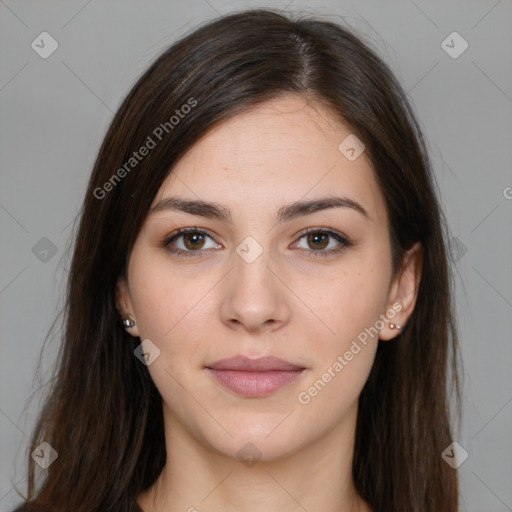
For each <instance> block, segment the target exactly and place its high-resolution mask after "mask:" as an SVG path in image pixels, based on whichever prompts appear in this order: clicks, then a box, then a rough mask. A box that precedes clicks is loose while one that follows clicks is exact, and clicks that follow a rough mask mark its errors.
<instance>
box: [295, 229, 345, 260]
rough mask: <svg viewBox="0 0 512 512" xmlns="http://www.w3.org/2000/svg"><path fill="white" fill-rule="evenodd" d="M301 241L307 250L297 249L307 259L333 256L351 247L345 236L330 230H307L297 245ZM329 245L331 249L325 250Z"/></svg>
mask: <svg viewBox="0 0 512 512" xmlns="http://www.w3.org/2000/svg"><path fill="white" fill-rule="evenodd" d="M303 239H304V240H305V242H306V245H307V247H308V248H306V249H305V248H304V247H298V248H299V250H300V252H302V253H304V254H305V255H306V256H308V257H317V256H320V257H321V256H333V255H335V254H338V253H340V252H342V251H343V250H345V249H347V248H348V247H351V246H352V242H350V240H349V239H348V238H347V237H346V236H344V235H342V234H341V233H338V232H337V231H333V230H331V229H320V228H314V229H308V230H306V231H305V232H304V233H302V235H300V238H299V242H298V243H300V242H301V241H302V240H303ZM331 243H332V247H331V248H329V249H327V250H325V249H326V248H327V247H329V246H330V245H331ZM295 245H297V244H295Z"/></svg>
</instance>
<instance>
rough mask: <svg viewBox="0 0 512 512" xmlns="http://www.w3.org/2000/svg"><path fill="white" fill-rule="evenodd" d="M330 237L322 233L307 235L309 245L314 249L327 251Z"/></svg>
mask: <svg viewBox="0 0 512 512" xmlns="http://www.w3.org/2000/svg"><path fill="white" fill-rule="evenodd" d="M329 236H330V235H326V234H323V233H321V232H317V233H309V234H308V235H307V240H308V244H309V246H310V247H311V248H312V249H315V250H317V249H318V250H320V249H325V248H326V247H327V246H328V245H329Z"/></svg>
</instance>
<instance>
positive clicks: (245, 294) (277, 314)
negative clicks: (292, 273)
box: [220, 250, 291, 333]
mask: <svg viewBox="0 0 512 512" xmlns="http://www.w3.org/2000/svg"><path fill="white" fill-rule="evenodd" d="M282 273H283V271H281V272H280V271H279V265H278V263H277V262H276V261H273V260H272V258H271V255H270V252H269V251H268V250H263V252H262V253H261V254H260V255H259V256H258V257H257V258H256V259H255V260H254V261H251V260H246V259H244V258H243V257H241V256H239V255H238V254H236V255H234V267H233V268H232V270H231V271H230V272H229V273H228V275H227V276H226V279H225V280H224V283H223V290H222V304H221V311H220V312H221V317H222V322H223V323H224V324H225V325H227V326H228V327H229V328H231V329H239V330H244V331H246V332H251V333H255V332H259V331H265V332H267V331H273V330H277V329H279V328H281V327H283V326H284V325H286V324H287V323H288V322H289V320H290V314H291V308H290V294H291V292H290V290H289V288H287V287H286V286H285V284H284V283H285V282H286V276H284V275H280V274H282Z"/></svg>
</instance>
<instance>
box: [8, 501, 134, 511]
mask: <svg viewBox="0 0 512 512" xmlns="http://www.w3.org/2000/svg"><path fill="white" fill-rule="evenodd" d="M130 511H131V512H143V510H142V509H141V508H140V507H139V505H138V504H137V503H133V504H132V506H131V508H130ZM11 512H32V510H31V509H30V508H28V506H27V505H26V504H25V503H24V504H22V505H19V506H18V508H16V509H14V510H12V511H11Z"/></svg>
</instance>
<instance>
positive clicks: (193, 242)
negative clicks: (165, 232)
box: [182, 232, 205, 251]
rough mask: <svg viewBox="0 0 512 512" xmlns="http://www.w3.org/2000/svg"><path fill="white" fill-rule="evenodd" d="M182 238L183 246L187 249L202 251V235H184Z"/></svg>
mask: <svg viewBox="0 0 512 512" xmlns="http://www.w3.org/2000/svg"><path fill="white" fill-rule="evenodd" d="M182 236H183V244H184V245H185V247H186V248H187V249H190V250H191V251H193V250H194V249H202V247H203V245H204V241H205V240H204V235H203V234H201V233H195V232H194V233H185V234H184V235H182Z"/></svg>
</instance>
